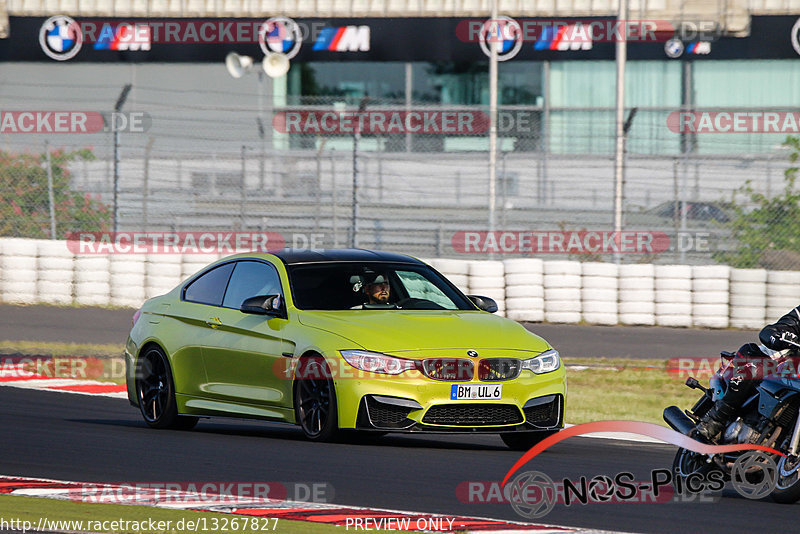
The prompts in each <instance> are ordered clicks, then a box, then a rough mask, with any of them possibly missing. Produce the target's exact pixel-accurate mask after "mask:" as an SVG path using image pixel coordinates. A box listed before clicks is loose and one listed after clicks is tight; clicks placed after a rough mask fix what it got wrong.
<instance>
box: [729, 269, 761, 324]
mask: <svg viewBox="0 0 800 534" xmlns="http://www.w3.org/2000/svg"><path fill="white" fill-rule="evenodd" d="M729 292H730V312H729V314H730V326H733V327H735V328H759V329H760V328H762V327H763V326H764V325H765V324H766V320H767V270H766V269H731V276H730V289H729Z"/></svg>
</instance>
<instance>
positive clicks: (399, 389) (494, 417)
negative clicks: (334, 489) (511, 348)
mask: <svg viewBox="0 0 800 534" xmlns="http://www.w3.org/2000/svg"><path fill="white" fill-rule="evenodd" d="M334 381H335V383H336V392H337V402H338V411H339V426H340V427H341V428H357V429H361V430H375V431H383V432H386V431H390V432H446V433H453V432H461V433H475V432H488V433H499V432H515V431H535V430H556V429H560V428H562V427H563V426H564V411H565V402H564V400H565V397H566V376H565V372H564V368H563V367H562V368H561V369H558V370H556V371H553V372H552V373H546V374H542V375H534V374H533V373H529V372H525V373H524V374H523V375H521V376H520V377H518V378H515V379H513V380H508V381H503V382H499V383H501V384H503V397H502V398H501V399H497V400H451V399H450V387H451V385H452V384H453V382H448V381H435V380H431V379H428V378H424V377H423V378H412V379H409V378H403V377H402V375H398V376H393V377H381V378H375V379H371V378H369V379H353V380H348V379H341V380H336V379H334ZM465 383H466V384H481V385H487V384H494V383H498V382H481V381H478V380H473V381H470V382H460V383H459V384H465Z"/></svg>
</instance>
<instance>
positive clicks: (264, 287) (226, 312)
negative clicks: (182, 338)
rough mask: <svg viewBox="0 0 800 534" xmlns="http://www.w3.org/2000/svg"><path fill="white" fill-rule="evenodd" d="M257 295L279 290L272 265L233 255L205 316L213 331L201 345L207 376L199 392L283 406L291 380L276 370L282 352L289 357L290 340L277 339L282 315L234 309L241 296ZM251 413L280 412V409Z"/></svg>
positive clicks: (288, 402)
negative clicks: (216, 303)
mask: <svg viewBox="0 0 800 534" xmlns="http://www.w3.org/2000/svg"><path fill="white" fill-rule="evenodd" d="M257 295H281V296H283V290H282V288H281V283H280V278H279V276H278V271H277V270H276V269H275V267H274V266H272V264H270V263H268V262H265V261H258V260H241V261H237V262H236V266H235V268H234V270H233V274H232V275H231V279H230V281H229V282H228V287H227V289H226V292H225V297H224V299H223V302H222V305H221V306H220V307H219V308H216V309H215V314H216V315H214V317H211V318H209V320H210V321H211V322H212V323H215V326H213V328H214V330H215V335H214V336H212V337H209V338H208V339H207V340H206V343H204V345H203V361H204V363H205V369H206V376H207V377H208V382H207V384H206V385H205V387H204V392H205V394H206V396H207V397H208V398H211V399H215V400H217V401H220V402H222V403H234V404H238V405H240V404H247V405H258V406H272V407H276V408H281V407H282V408H286V409H289V408H290V407H291V403H292V399H291V391H292V384H291V380H289V379H287V377H286V375H285V373H281V372H280V369H281V365H282V364H283V360H286V359H287V356H284V355H283V353H284V352H286V353H288V354H289V357H291V350H292V349H291V345H290V344H288V343H287V342H286V341H284V339H283V330H284V329H285V327H286V326H287V324H288V321H287V320H286V319H284V318H282V317H273V316H268V315H257V314H252V313H244V312H242V311H240V310H239V308H240V306H241V305H242V302H243V301H244V300H245V299H247V298H249V297H254V296H257ZM219 408H222V407H221V406H220V407H219ZM255 414H260V415H266V416H272V417H281V418H282V417H284V416H285V415H286V414H285V413H284V412H283V411H281V412H276V413H266V412H263V411H259V412H255V413H254V415H255Z"/></svg>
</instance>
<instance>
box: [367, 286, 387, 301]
mask: <svg viewBox="0 0 800 534" xmlns="http://www.w3.org/2000/svg"><path fill="white" fill-rule="evenodd" d="M365 289H366V291H367V297H369V303H370V304H386V303H387V302H389V282H382V283H380V284H367V285H366V286H365Z"/></svg>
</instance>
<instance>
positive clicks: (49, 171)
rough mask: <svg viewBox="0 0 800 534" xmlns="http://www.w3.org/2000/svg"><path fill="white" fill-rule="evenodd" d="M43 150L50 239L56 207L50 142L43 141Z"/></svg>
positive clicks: (53, 237)
mask: <svg viewBox="0 0 800 534" xmlns="http://www.w3.org/2000/svg"><path fill="white" fill-rule="evenodd" d="M44 151H45V153H46V154H47V200H48V203H49V204H50V239H55V238H56V207H55V196H54V195H53V164H52V162H51V161H50V144H49V143H48V142H47V141H45V142H44Z"/></svg>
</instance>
